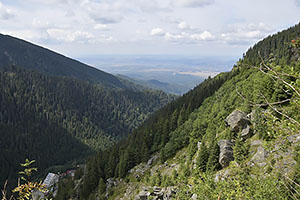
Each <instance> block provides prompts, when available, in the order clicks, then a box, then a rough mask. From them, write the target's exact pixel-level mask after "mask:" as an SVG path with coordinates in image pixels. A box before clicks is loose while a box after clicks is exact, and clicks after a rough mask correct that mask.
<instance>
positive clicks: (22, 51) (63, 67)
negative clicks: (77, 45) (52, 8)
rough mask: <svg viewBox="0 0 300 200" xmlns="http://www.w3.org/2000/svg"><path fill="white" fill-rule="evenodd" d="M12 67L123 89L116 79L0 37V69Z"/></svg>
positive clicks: (19, 41)
mask: <svg viewBox="0 0 300 200" xmlns="http://www.w3.org/2000/svg"><path fill="white" fill-rule="evenodd" d="M9 65H15V66H18V67H24V68H26V69H32V70H36V71H39V72H42V73H45V74H48V75H54V76H66V77H73V78H77V79H80V80H87V81H93V82H96V83H102V84H104V85H107V86H112V87H120V88H126V86H125V85H123V84H122V83H121V82H120V81H119V80H118V79H117V78H116V77H114V76H113V75H111V74H108V73H106V72H103V71H101V70H98V69H96V68H93V67H90V66H88V65H86V64H83V63H81V62H78V61H76V60H73V59H71V58H67V57H65V56H63V55H61V54H58V53H55V52H53V51H50V50H48V49H45V48H43V47H40V46H37V45H34V44H31V43H29V42H27V41H24V40H21V39H18V38H15V37H11V36H9V35H2V34H0V67H5V66H9Z"/></svg>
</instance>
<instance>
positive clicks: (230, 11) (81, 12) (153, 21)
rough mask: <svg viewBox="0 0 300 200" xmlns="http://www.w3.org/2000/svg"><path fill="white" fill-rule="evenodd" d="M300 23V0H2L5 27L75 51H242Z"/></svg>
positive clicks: (0, 23) (0, 27) (0, 26)
mask: <svg viewBox="0 0 300 200" xmlns="http://www.w3.org/2000/svg"><path fill="white" fill-rule="evenodd" d="M299 21H300V0H284V1H283V0H239V1H237V0H44V1H42V0H26V1H24V0H23V1H21V0H14V1H11V0H0V33H2V34H10V35H13V36H16V37H19V38H22V39H25V40H29V41H31V42H34V43H36V44H39V45H41V46H44V47H47V48H50V49H52V50H55V51H58V52H60V53H63V54H65V55H68V56H71V57H82V56H89V55H98V54H182V55H204V56H212V55H216V56H234V57H237V56H241V55H242V53H244V52H245V51H246V50H247V49H248V48H249V47H250V46H251V45H253V44H255V43H256V42H257V41H259V40H260V39H262V38H264V37H266V36H267V35H269V34H273V33H276V32H277V31H280V30H283V29H286V28H288V27H290V26H293V25H295V24H297V23H299Z"/></svg>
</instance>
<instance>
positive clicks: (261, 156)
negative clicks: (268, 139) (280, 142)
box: [251, 146, 268, 167]
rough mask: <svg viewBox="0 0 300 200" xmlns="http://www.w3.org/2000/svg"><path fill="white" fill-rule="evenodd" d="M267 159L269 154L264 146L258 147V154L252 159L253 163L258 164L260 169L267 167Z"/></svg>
mask: <svg viewBox="0 0 300 200" xmlns="http://www.w3.org/2000/svg"><path fill="white" fill-rule="evenodd" d="M267 157H268V152H267V151H266V150H265V149H264V148H263V147H262V146H258V147H257V151H256V153H255V154H254V156H253V157H252V158H251V162H252V163H254V164H257V165H258V166H260V167H263V166H265V165H266V159H267Z"/></svg>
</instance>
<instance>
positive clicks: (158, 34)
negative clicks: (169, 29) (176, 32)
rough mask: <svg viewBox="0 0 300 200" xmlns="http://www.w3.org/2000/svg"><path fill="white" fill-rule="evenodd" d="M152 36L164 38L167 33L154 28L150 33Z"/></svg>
mask: <svg viewBox="0 0 300 200" xmlns="http://www.w3.org/2000/svg"><path fill="white" fill-rule="evenodd" d="M150 35H157V36H164V35H165V31H164V30H163V29H161V28H153V29H152V30H151V32H150Z"/></svg>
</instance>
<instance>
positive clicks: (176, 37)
mask: <svg viewBox="0 0 300 200" xmlns="http://www.w3.org/2000/svg"><path fill="white" fill-rule="evenodd" d="M183 38H184V35H183V34H172V33H169V32H168V33H166V34H165V39H167V40H169V41H178V40H181V39H183Z"/></svg>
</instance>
